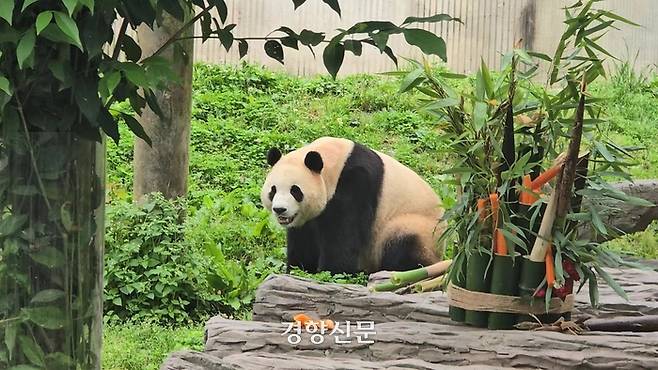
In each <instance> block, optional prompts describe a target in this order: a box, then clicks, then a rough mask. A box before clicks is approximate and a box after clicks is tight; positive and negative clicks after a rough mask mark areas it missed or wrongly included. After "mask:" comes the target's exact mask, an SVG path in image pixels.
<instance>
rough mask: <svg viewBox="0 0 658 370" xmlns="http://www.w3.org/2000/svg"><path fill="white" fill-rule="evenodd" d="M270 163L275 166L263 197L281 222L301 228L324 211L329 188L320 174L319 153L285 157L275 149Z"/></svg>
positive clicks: (268, 177)
mask: <svg viewBox="0 0 658 370" xmlns="http://www.w3.org/2000/svg"><path fill="white" fill-rule="evenodd" d="M300 154H301V155H300ZM267 163H268V164H269V165H270V166H272V168H271V170H270V172H269V174H268V175H267V178H266V179H265V183H264V184H263V188H262V190H261V200H262V202H263V206H265V208H267V209H268V210H269V211H270V212H272V214H273V215H274V216H275V217H276V219H277V221H278V222H279V224H280V225H282V226H284V227H287V228H291V227H300V226H302V225H304V224H305V223H306V222H307V221H309V220H311V219H313V218H315V217H317V216H318V215H320V213H322V211H323V210H324V208H325V207H326V205H327V189H326V186H325V182H324V180H323V178H322V176H321V173H322V168H323V166H324V163H323V161H322V157H321V156H320V153H318V152H316V151H308V152H305V153H300V152H297V153H294V155H293V153H290V154H289V155H286V156H283V157H282V155H281V152H280V151H279V150H278V149H276V148H272V149H270V150H269V152H268V153H267Z"/></svg>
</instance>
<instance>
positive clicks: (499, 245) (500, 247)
mask: <svg viewBox="0 0 658 370" xmlns="http://www.w3.org/2000/svg"><path fill="white" fill-rule="evenodd" d="M496 254H499V255H501V256H506V255H507V240H506V239H505V235H503V232H502V231H500V229H496Z"/></svg>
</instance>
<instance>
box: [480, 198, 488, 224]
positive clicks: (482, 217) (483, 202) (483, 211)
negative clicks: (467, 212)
mask: <svg viewBox="0 0 658 370" xmlns="http://www.w3.org/2000/svg"><path fill="white" fill-rule="evenodd" d="M486 208H487V199H485V198H481V199H478V215H479V216H480V221H484V220H485V219H486V218H487V209H486Z"/></svg>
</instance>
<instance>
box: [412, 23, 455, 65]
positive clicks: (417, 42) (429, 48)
mask: <svg viewBox="0 0 658 370" xmlns="http://www.w3.org/2000/svg"><path fill="white" fill-rule="evenodd" d="M403 33H404V39H405V40H407V42H408V43H409V44H410V45H414V46H418V47H419V48H420V50H422V51H423V53H425V54H428V55H430V54H433V55H436V56H438V57H439V58H441V59H442V60H443V61H444V62H445V61H447V59H448V58H447V56H446V42H445V41H444V40H443V39H442V38H441V37H439V36H437V35H435V34H433V33H432V32H429V31H426V30H423V29H420V28H407V29H404V31H403Z"/></svg>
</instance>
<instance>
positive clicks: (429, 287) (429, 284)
mask: <svg viewBox="0 0 658 370" xmlns="http://www.w3.org/2000/svg"><path fill="white" fill-rule="evenodd" d="M445 277H446V276H445V275H441V276H437V277H435V278H433V279H429V280H424V281H420V282H418V283H416V284H415V285H414V291H415V292H416V293H425V292H432V291H435V290H437V289H440V288H441V287H442V286H443V284H444V282H445Z"/></svg>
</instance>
